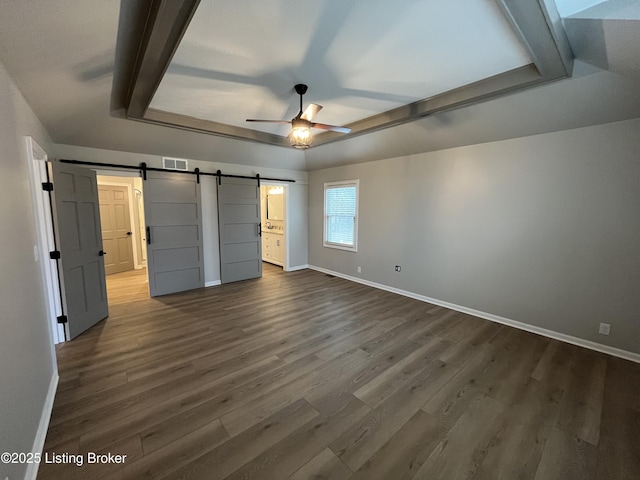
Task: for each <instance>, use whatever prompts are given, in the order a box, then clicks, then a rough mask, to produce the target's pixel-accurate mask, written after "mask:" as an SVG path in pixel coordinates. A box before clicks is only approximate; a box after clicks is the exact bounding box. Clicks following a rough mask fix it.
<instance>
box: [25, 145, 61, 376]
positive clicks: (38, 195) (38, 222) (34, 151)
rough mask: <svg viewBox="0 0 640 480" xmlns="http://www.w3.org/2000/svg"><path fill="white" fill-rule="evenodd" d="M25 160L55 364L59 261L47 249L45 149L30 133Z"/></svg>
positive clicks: (58, 336)
mask: <svg viewBox="0 0 640 480" xmlns="http://www.w3.org/2000/svg"><path fill="white" fill-rule="evenodd" d="M25 142H26V153H27V163H28V167H29V175H30V177H31V199H32V204H33V214H34V215H33V216H34V221H35V227H36V240H37V245H36V249H37V251H38V263H39V264H40V276H41V279H42V288H43V290H44V300H45V305H46V307H47V315H48V322H47V324H48V325H47V326H48V331H49V335H50V343H51V359H52V360H51V361H52V362H53V365H54V367H55V368H57V366H56V365H57V363H56V352H55V348H54V345H55V344H56V343H62V342H64V325H61V324H59V323H58V321H57V317H58V316H59V315H61V314H62V305H61V304H60V289H59V286H58V264H57V262H56V261H55V260H51V259H49V252H50V251H52V250H54V244H55V242H54V240H53V225H52V214H51V205H50V202H49V193H47V192H44V191H43V190H42V182H46V181H47V163H46V162H47V153H46V152H45V151H44V150H43V149H42V147H40V145H38V143H37V142H36V141H35V140H34V139H33V138H32V137H29V136H27V137H25Z"/></svg>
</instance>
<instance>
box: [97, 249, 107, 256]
mask: <svg viewBox="0 0 640 480" xmlns="http://www.w3.org/2000/svg"><path fill="white" fill-rule="evenodd" d="M106 254H107V252H105V251H104V250H100V251H99V252H98V256H100V257H103V256H104V255H106Z"/></svg>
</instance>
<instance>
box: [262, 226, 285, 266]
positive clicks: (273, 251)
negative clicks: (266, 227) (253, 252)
mask: <svg viewBox="0 0 640 480" xmlns="http://www.w3.org/2000/svg"><path fill="white" fill-rule="evenodd" d="M262 260H264V261H265V262H269V263H275V264H276V265H280V266H282V265H283V264H284V235H279V234H277V233H265V232H264V231H263V232H262Z"/></svg>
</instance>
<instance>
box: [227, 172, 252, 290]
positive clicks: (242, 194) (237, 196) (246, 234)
mask: <svg viewBox="0 0 640 480" xmlns="http://www.w3.org/2000/svg"><path fill="white" fill-rule="evenodd" d="M218 231H219V232H220V279H221V281H222V283H229V282H237V281H240V280H247V279H249V278H258V277H261V276H262V241H261V240H262V237H261V235H262V232H261V224H260V187H259V186H258V182H257V180H252V179H246V178H223V179H222V182H221V184H218Z"/></svg>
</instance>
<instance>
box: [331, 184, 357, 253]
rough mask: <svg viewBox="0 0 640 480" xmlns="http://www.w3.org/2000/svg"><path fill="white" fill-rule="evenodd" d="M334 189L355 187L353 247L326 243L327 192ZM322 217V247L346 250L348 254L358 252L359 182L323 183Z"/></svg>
mask: <svg viewBox="0 0 640 480" xmlns="http://www.w3.org/2000/svg"><path fill="white" fill-rule="evenodd" d="M336 187H338V188H339V187H355V188H356V215H355V218H354V222H353V223H354V225H353V246H351V245H344V244H342V243H333V242H328V241H327V190H328V189H331V188H336ZM322 204H323V214H324V215H323V217H322V246H323V247H327V248H336V249H338V250H347V251H349V252H357V251H358V220H359V206H360V180H343V181H340V182H325V184H324V193H323V196H322Z"/></svg>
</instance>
